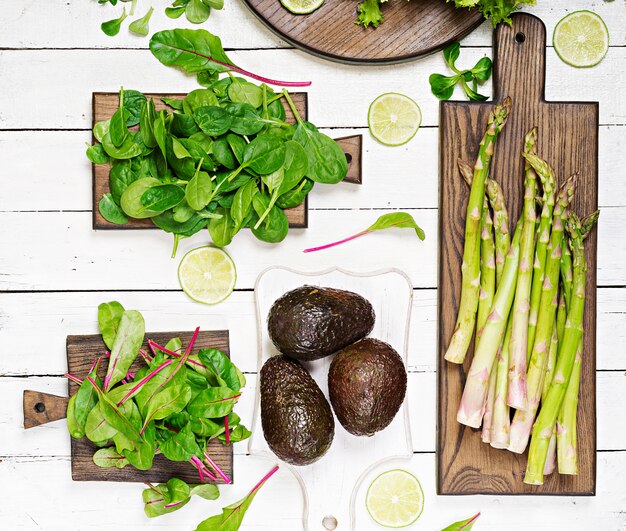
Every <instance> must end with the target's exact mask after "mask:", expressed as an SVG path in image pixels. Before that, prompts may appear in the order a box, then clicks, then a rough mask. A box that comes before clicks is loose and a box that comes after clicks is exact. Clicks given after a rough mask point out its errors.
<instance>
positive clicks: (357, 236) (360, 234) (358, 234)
mask: <svg viewBox="0 0 626 531" xmlns="http://www.w3.org/2000/svg"><path fill="white" fill-rule="evenodd" d="M368 232H369V231H367V230H364V231H362V232H358V233H356V234H354V235H353V236H349V237H348V238H344V239H343V240H339V241H336V242H333V243H327V244H326V245H320V246H319V247H309V248H308V249H305V250H304V251H303V252H305V253H314V252H315V251H323V250H324V249H330V248H331V247H335V246H337V245H341V244H342V243H346V242H349V241H350V240H354V239H356V238H360V237H361V236H365V235H366V234H367V233H368Z"/></svg>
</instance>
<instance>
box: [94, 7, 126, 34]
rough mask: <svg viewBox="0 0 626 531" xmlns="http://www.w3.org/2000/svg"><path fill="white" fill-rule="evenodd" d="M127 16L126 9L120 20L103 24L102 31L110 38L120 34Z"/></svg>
mask: <svg viewBox="0 0 626 531" xmlns="http://www.w3.org/2000/svg"><path fill="white" fill-rule="evenodd" d="M127 16H128V15H127V14H126V8H124V11H122V15H121V16H120V18H114V19H113V20H109V21H107V22H103V23H102V24H101V25H100V29H102V31H103V32H104V33H105V34H106V35H108V36H109V37H114V36H115V35H117V34H118V33H119V32H120V28H121V27H122V22H124V20H125V19H126V17H127Z"/></svg>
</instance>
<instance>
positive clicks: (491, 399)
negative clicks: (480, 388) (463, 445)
mask: <svg viewBox="0 0 626 531" xmlns="http://www.w3.org/2000/svg"><path fill="white" fill-rule="evenodd" d="M501 351H502V345H500V347H499V348H498V352H497V354H496V357H495V359H494V360H493V365H492V367H491V373H490V375H489V387H488V389H487V400H486V402H485V413H484V415H483V429H482V431H481V434H480V437H481V439H482V441H483V442H484V443H490V442H491V427H492V425H493V411H494V407H495V399H496V377H497V373H498V358H499V357H500V352H501Z"/></svg>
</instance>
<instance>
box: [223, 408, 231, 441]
mask: <svg viewBox="0 0 626 531" xmlns="http://www.w3.org/2000/svg"><path fill="white" fill-rule="evenodd" d="M224 430H225V431H224V439H225V442H226V444H230V428H229V426H228V415H226V416H225V417H224Z"/></svg>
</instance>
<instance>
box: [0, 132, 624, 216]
mask: <svg viewBox="0 0 626 531" xmlns="http://www.w3.org/2000/svg"><path fill="white" fill-rule="evenodd" d="M323 131H324V132H326V133H327V134H329V135H331V136H333V137H335V138H338V137H340V136H348V135H355V134H360V135H363V167H362V171H363V184H362V185H361V186H356V185H350V184H345V185H339V186H317V187H316V188H315V189H314V190H313V192H312V193H311V195H310V196H309V207H310V208H312V209H328V208H330V209H333V208H338V209H353V208H398V209H403V208H437V193H438V168H437V166H438V160H437V143H438V130H437V129H436V128H422V130H421V131H420V132H419V134H418V135H417V136H416V137H415V139H413V140H412V141H411V142H410V143H409V144H407V145H406V146H401V147H398V148H389V147H386V146H383V145H381V144H379V143H378V142H376V141H375V140H374V139H373V138H372V137H371V135H370V134H369V131H368V130H367V129H363V128H355V129H323ZM88 141H91V135H90V133H89V132H88V131H4V132H0V158H1V159H2V161H3V167H4V171H3V174H4V175H6V179H5V190H6V193H3V194H1V195H0V211H25V210H91V207H92V197H91V193H92V184H91V166H90V163H89V161H88V160H87V158H86V157H85V155H84V151H85V142H88ZM599 147H600V150H599V162H598V166H599V173H600V175H599V186H600V190H599V202H600V207H606V206H626V180H625V179H624V178H623V171H622V169H623V166H624V153H625V152H626V126H602V127H600V141H599ZM33 151H35V152H37V153H38V156H37V157H32V156H31V154H32V153H33ZM59 190H62V191H63V193H59Z"/></svg>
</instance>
